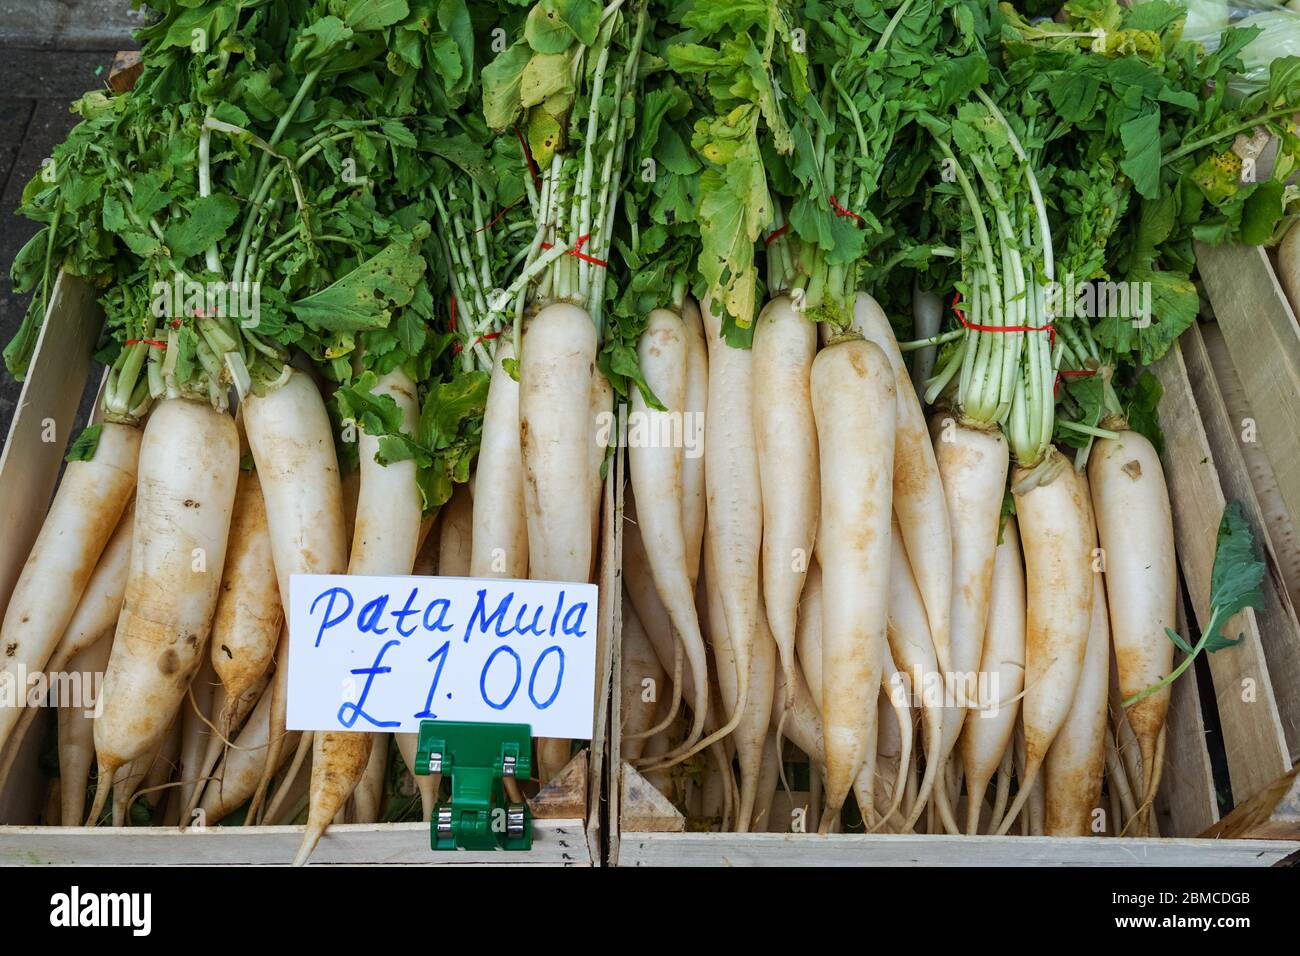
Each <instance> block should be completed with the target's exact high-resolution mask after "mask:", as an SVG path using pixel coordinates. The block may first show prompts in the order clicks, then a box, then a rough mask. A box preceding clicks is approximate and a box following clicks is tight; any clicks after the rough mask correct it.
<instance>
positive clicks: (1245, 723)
mask: <svg viewBox="0 0 1300 956" xmlns="http://www.w3.org/2000/svg"><path fill="white" fill-rule="evenodd" d="M1152 371H1153V372H1154V373H1155V374H1156V376H1157V377H1158V378H1159V379H1160V382H1161V384H1162V385H1163V386H1164V397H1163V398H1162V399H1161V401H1160V408H1159V413H1160V427H1161V429H1162V430H1163V431H1164V434H1165V459H1166V462H1167V467H1166V468H1165V479H1166V481H1167V482H1168V484H1169V498H1170V501H1171V503H1172V505H1173V514H1174V536H1175V539H1176V541H1177V545H1178V560H1179V565H1180V566H1181V568H1182V570H1183V578H1184V580H1185V581H1186V582H1187V588H1188V592H1189V593H1190V595H1191V598H1192V605H1193V607H1194V608H1195V610H1196V618H1197V621H1198V623H1199V624H1200V626H1201V627H1204V626H1205V625H1206V624H1207V623H1208V622H1209V605H1210V573H1211V570H1212V568H1213V564H1214V550H1215V542H1216V539H1217V534H1218V527H1219V520H1220V518H1221V516H1222V513H1223V507H1224V503H1225V498H1224V494H1223V488H1222V486H1221V484H1220V482H1219V476H1218V473H1217V471H1216V469H1215V462H1214V455H1213V453H1212V452H1211V451H1210V446H1209V440H1208V439H1207V438H1206V435H1205V428H1204V426H1203V424H1202V422H1201V417H1200V413H1199V411H1198V409H1197V405H1196V399H1195V397H1194V395H1193V394H1192V388H1191V384H1190V382H1189V380H1188V376H1187V366H1186V365H1185V363H1184V361H1183V353H1182V349H1181V347H1180V346H1179V344H1178V343H1177V342H1175V343H1174V345H1173V347H1172V348H1170V350H1169V351H1168V352H1167V353H1166V354H1165V356H1164V358H1162V359H1161V360H1160V361H1159V362H1157V363H1156V364H1155V365H1154V366H1152ZM1225 630H1227V631H1229V632H1231V633H1233V634H1241V635H1243V637H1244V640H1243V641H1242V642H1241V643H1240V644H1238V645H1237V646H1235V647H1233V648H1231V649H1230V650H1226V651H1221V652H1219V653H1217V654H1211V655H1209V666H1210V674H1211V676H1212V678H1213V681H1214V695H1215V701H1216V703H1217V705H1218V710H1219V719H1220V724H1221V726H1222V728H1223V742H1224V747H1225V749H1226V751H1227V755H1228V773H1229V775H1230V777H1231V779H1232V792H1233V798H1234V800H1235V801H1236V802H1237V803H1240V802H1242V801H1244V800H1248V799H1250V798H1251V797H1253V796H1254V795H1255V794H1257V793H1259V792H1260V791H1261V790H1263V789H1264V788H1265V787H1267V786H1268V785H1269V784H1271V783H1272V782H1273V781H1274V780H1276V779H1277V778H1278V777H1279V776H1281V775H1282V774H1284V773H1286V771H1288V770H1290V769H1291V760H1290V758H1289V756H1288V749H1287V742H1286V735H1285V734H1284V733H1283V730H1282V721H1281V717H1280V716H1279V714H1278V709H1277V700H1276V699H1275V698H1274V695H1273V687H1272V685H1271V683H1270V682H1269V673H1268V664H1267V661H1266V659H1265V655H1264V649H1263V645H1262V642H1261V640H1260V633H1259V624H1258V622H1257V621H1256V619H1255V612H1254V611H1253V610H1251V609H1250V608H1247V609H1246V610H1245V611H1243V612H1241V613H1240V614H1238V615H1235V616H1234V617H1233V618H1232V619H1231V620H1229V622H1228V624H1227V627H1226V628H1225ZM1247 681H1250V682H1252V683H1250V684H1247V683H1245V682H1247ZM1247 687H1249V688H1250V690H1251V692H1252V693H1253V694H1254V695H1255V699H1254V700H1253V701H1251V702H1249V703H1247V702H1246V701H1243V700H1242V696H1243V692H1244V691H1245V690H1246V689H1247Z"/></svg>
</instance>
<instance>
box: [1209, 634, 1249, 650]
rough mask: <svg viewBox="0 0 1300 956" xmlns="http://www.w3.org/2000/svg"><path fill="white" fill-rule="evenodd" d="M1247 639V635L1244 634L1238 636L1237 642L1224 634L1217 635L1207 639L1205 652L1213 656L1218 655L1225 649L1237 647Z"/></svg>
mask: <svg viewBox="0 0 1300 956" xmlns="http://www.w3.org/2000/svg"><path fill="white" fill-rule="evenodd" d="M1245 639H1246V635H1244V634H1241V635H1238V636H1237V638H1236V639H1235V640H1234V639H1233V638H1230V637H1227V636H1225V635H1223V634H1215V635H1213V636H1212V637H1210V638H1208V639H1206V641H1205V650H1206V651H1208V652H1209V653H1211V654H1214V653H1217V652H1218V651H1221V650H1223V649H1224V648H1228V647H1236V646H1237V645H1238V644H1240V643H1241V642H1242V641H1244V640H1245Z"/></svg>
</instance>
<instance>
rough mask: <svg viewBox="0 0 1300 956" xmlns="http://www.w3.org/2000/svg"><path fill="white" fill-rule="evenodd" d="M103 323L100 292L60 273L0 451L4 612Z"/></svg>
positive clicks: (41, 515) (0, 605)
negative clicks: (98, 296)
mask: <svg viewBox="0 0 1300 956" xmlns="http://www.w3.org/2000/svg"><path fill="white" fill-rule="evenodd" d="M101 319H102V317H101V315H100V311H99V305H98V304H97V303H96V301H95V292H94V290H93V289H92V288H91V287H90V286H89V285H88V284H87V283H86V282H84V281H83V280H81V279H77V278H74V277H72V276H69V275H67V274H66V273H63V272H60V273H59V277H58V279H57V280H55V283H54V292H53V294H52V295H51V296H50V306H49V308H48V309H47V310H46V312H45V324H44V326H43V327H42V329H41V335H40V338H39V339H38V340H37V342H36V351H35V353H34V354H33V356H32V362H31V365H30V367H29V368H28V371H27V380H26V381H25V382H23V389H22V392H21V393H20V394H19V396H18V407H17V408H15V409H14V417H13V421H12V422H11V423H10V425H9V437H8V438H7V439H6V440H5V445H4V450H3V452H0V542H4V547H3V548H0V614H3V613H4V609H5V607H6V606H7V605H8V603H9V594H10V592H11V591H13V587H14V584H15V583H16V582H17V581H18V575H19V573H20V572H21V571H22V568H23V564H24V562H26V560H27V555H28V553H29V552H30V551H31V549H32V545H33V544H34V543H35V541H36V536H37V535H38V534H39V533H40V530H41V524H42V523H43V522H44V520H45V510H46V507H47V506H48V505H49V502H50V498H51V496H52V495H53V494H54V483H55V481H57V480H58V476H59V469H60V467H61V466H62V463H63V453H64V450H65V449H66V448H67V445H68V441H69V440H70V439H71V438H72V428H73V424H74V418H75V417H76V414H77V405H78V404H79V403H80V401H81V391H82V386H83V385H84V384H85V381H86V376H87V374H88V373H89V372H90V354H91V350H92V348H93V347H94V345H95V338H96V336H98V334H99V327H100V323H101ZM47 425H48V426H49V427H50V431H49V432H47ZM47 436H52V438H53V440H52V441H47V440H45V439H46V437H47Z"/></svg>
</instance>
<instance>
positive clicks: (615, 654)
mask: <svg viewBox="0 0 1300 956" xmlns="http://www.w3.org/2000/svg"><path fill="white" fill-rule="evenodd" d="M615 411H616V413H617V414H618V419H619V421H622V420H623V415H624V406H622V405H619V407H618V408H617V409H616V410H615ZM626 469H627V450H626V449H625V448H623V447H622V446H621V445H620V446H619V447H618V448H617V449H615V451H614V459H613V462H612V463H611V465H610V478H611V479H612V480H611V481H610V483H609V484H610V485H611V486H612V490H613V493H612V496H611V499H610V500H609V502H608V503H609V504H611V505H612V507H613V511H612V514H611V515H610V518H611V534H612V536H613V549H614V550H613V555H612V561H611V565H612V574H611V575H610V579H609V582H608V585H607V587H606V589H605V595H606V598H605V600H606V606H607V607H609V608H610V609H611V612H612V615H613V617H612V622H611V632H610V641H609V647H608V648H607V649H606V659H607V661H608V666H609V681H608V683H607V685H606V688H605V701H606V707H607V708H608V713H609V720H608V723H607V724H606V737H605V741H606V748H605V749H606V755H607V756H608V758H609V760H608V763H607V764H606V766H607V767H608V768H609V769H608V774H606V775H602V776H605V777H606V779H604V780H603V781H602V782H603V783H604V789H603V791H602V793H601V795H600V799H601V800H604V801H605V803H606V810H607V819H608V820H609V830H608V835H607V839H606V852H607V858H608V861H609V862H610V863H611V864H612V863H614V861H616V860H617V859H618V832H619V827H618V820H619V819H620V818H619V813H620V804H619V795H620V792H621V788H622V769H623V758H622V756H621V744H622V736H623V735H622V730H621V728H622V726H623V715H622V710H621V708H620V702H621V697H620V681H619V675H620V673H621V671H620V667H621V666H622V665H621V662H622V658H623V499H624V494H625V491H626V489H625V488H624V483H625V481H624V476H625V472H626ZM591 807H592V810H591V814H590V815H591V816H592V817H599V816H600V810H601V808H600V805H599V804H598V802H597V801H596V800H594V799H593V800H592V803H591ZM598 855H599V854H598V853H597V852H596V851H594V850H593V852H592V856H593V857H596V856H598ZM601 862H602V863H603V862H605V861H604V859H602V861H601Z"/></svg>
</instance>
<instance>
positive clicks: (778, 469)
mask: <svg viewBox="0 0 1300 956" xmlns="http://www.w3.org/2000/svg"><path fill="white" fill-rule="evenodd" d="M753 353H754V358H753V363H754V394H755V395H756V396H760V395H761V396H762V401H763V413H762V414H761V415H757V416H755V418H754V442H755V446H756V448H757V450H758V470H759V479H760V481H759V484H760V486H761V490H762V497H763V548H762V554H763V557H762V569H763V599H764V603H765V604H766V607H767V621H768V624H769V625H770V626H771V629H772V635H773V637H774V638H775V639H776V645H777V649H778V650H779V652H780V655H781V667H782V669H783V670H784V671H785V677H786V685H787V687H788V688H789V689H790V691H791V692H793V690H794V667H795V663H794V643H795V621H796V620H797V617H798V611H799V596H800V594H802V593H803V588H804V579H805V578H806V576H807V573H808V565H809V564H810V563H811V562H812V550H813V539H814V537H815V536H816V532H817V509H818V495H819V484H818V479H819V476H818V473H817V427H816V424H815V423H814V421H813V410H812V396H811V393H810V389H811V387H812V378H811V376H812V363H813V358H814V356H815V355H816V354H817V327H816V325H815V324H814V323H813V322H811V321H810V320H809V319H808V318H807V316H805V315H804V314H803V313H801V312H800V311H798V310H797V309H795V307H794V304H793V302H791V300H790V297H789V296H784V295H782V296H778V297H777V298H775V299H773V300H771V301H770V302H768V303H767V305H766V306H764V307H763V311H762V312H761V313H759V316H758V322H757V323H755V326H754V346H753Z"/></svg>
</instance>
